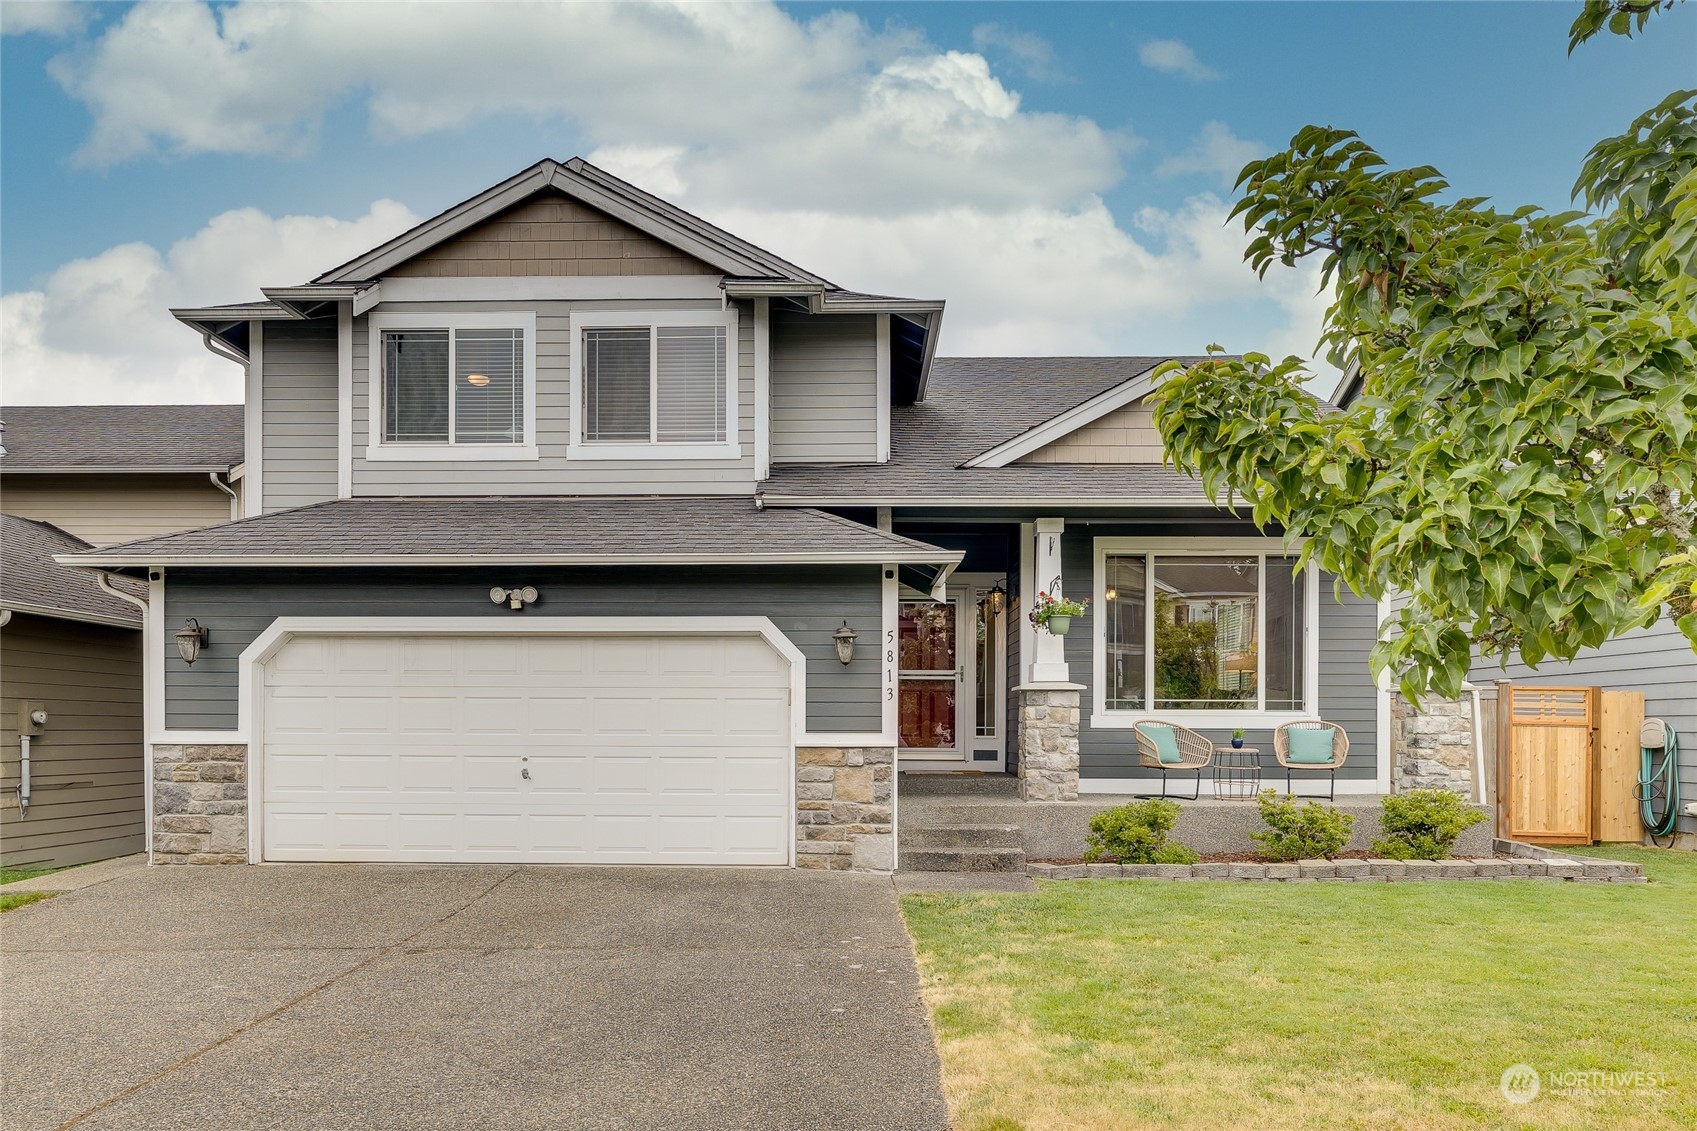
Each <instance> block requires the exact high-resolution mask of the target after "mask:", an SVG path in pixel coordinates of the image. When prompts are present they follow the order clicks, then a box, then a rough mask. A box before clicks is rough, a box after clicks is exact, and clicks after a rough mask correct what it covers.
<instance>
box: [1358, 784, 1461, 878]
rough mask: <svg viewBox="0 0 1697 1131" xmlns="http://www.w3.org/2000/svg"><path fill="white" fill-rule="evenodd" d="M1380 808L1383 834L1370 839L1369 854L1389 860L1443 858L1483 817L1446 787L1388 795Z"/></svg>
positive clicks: (1446, 857)
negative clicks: (1371, 847)
mask: <svg viewBox="0 0 1697 1131" xmlns="http://www.w3.org/2000/svg"><path fill="white" fill-rule="evenodd" d="M1383 808H1384V814H1383V816H1382V817H1381V818H1380V820H1381V823H1382V824H1383V825H1384V830H1385V835H1384V836H1382V837H1379V838H1378V839H1376V840H1374V841H1373V854H1374V855H1375V856H1383V857H1385V858H1387V859H1390V860H1447V859H1449V856H1450V853H1451V852H1452V851H1454V849H1455V842H1456V838H1457V837H1459V836H1460V835H1461V834H1462V833H1463V832H1465V831H1466V830H1467V829H1470V828H1472V827H1473V826H1474V825H1477V824H1478V823H1479V822H1480V821H1483V820H1484V819H1485V814H1483V813H1481V812H1480V811H1479V810H1477V809H1475V808H1474V807H1473V806H1472V805H1470V804H1468V802H1467V799H1466V798H1465V797H1463V796H1462V795H1461V794H1459V793H1456V792H1455V791H1453V790H1448V789H1411V790H1409V791H1408V792H1407V793H1397V794H1392V795H1391V796H1389V797H1387V798H1385V800H1384V803H1383Z"/></svg>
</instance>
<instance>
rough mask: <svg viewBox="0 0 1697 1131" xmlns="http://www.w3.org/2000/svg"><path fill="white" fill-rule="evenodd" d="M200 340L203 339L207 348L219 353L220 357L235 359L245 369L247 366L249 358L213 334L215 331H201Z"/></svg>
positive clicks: (203, 343) (202, 342)
mask: <svg viewBox="0 0 1697 1131" xmlns="http://www.w3.org/2000/svg"><path fill="white" fill-rule="evenodd" d="M196 329H200V328H199V327H198V326H197V327H196ZM200 341H201V344H202V345H204V346H205V347H206V348H207V349H209V350H211V351H212V352H213V353H215V354H217V355H218V356H219V357H222V358H225V359H227V360H229V361H233V362H235V363H236V364H237V365H239V366H241V367H242V368H243V369H246V368H247V360H248V359H247V358H245V357H243V356H242V355H241V354H239V353H237V352H236V351H235V350H233V349H230V348H229V347H228V346H227V345H225V344H224V342H223V341H221V340H220V339H219V338H217V337H215V336H213V333H212V331H211V330H201V331H200Z"/></svg>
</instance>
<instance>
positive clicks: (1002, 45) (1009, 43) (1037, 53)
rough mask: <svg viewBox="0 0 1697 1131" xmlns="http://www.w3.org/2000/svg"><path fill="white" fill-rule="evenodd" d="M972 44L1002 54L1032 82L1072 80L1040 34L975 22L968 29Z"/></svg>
mask: <svg viewBox="0 0 1697 1131" xmlns="http://www.w3.org/2000/svg"><path fill="white" fill-rule="evenodd" d="M972 46H973V47H975V48H977V49H978V50H979V51H984V50H991V51H995V52H998V53H1000V54H1002V55H1004V56H1006V57H1007V58H1009V59H1011V60H1012V61H1013V63H1014V65H1016V66H1017V67H1019V69H1020V71H1021V73H1023V74H1024V75H1025V77H1026V78H1028V79H1032V80H1034V81H1036V82H1071V81H1072V76H1071V75H1069V74H1067V72H1066V70H1065V68H1063V67H1061V66H1059V65H1058V64H1057V63H1056V61H1055V48H1054V45H1053V44H1051V43H1050V42H1049V41H1048V40H1046V39H1044V38H1043V37H1042V36H1040V35H1033V34H1032V33H1031V32H1028V31H1020V30H1019V29H1018V28H1012V27H1007V26H1006V25H1003V24H997V23H988V24H979V25H978V26H977V27H975V28H973V29H972Z"/></svg>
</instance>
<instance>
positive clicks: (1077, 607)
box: [1030, 593, 1090, 636]
mask: <svg viewBox="0 0 1697 1131" xmlns="http://www.w3.org/2000/svg"><path fill="white" fill-rule="evenodd" d="M1089 604H1090V599H1089V598H1088V597H1087V598H1085V599H1084V600H1082V601H1069V600H1067V599H1066V598H1065V597H1051V596H1050V595H1049V594H1047V593H1039V594H1037V605H1036V607H1035V608H1033V609H1032V610H1031V614H1030V615H1031V623H1032V624H1034V625H1036V626H1037V627H1038V628H1041V629H1043V630H1045V631H1046V632H1048V633H1049V635H1051V636H1065V635H1066V634H1067V630H1068V629H1070V628H1071V627H1072V622H1073V618H1074V617H1081V616H1083V615H1084V610H1085V608H1086V607H1087V606H1088V605H1089Z"/></svg>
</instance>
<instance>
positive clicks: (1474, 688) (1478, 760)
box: [1461, 683, 1502, 805]
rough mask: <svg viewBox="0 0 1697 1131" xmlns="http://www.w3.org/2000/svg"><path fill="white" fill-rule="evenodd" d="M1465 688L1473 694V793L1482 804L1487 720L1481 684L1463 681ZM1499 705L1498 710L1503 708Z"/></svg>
mask: <svg viewBox="0 0 1697 1131" xmlns="http://www.w3.org/2000/svg"><path fill="white" fill-rule="evenodd" d="M1461 686H1462V688H1463V690H1465V691H1467V692H1468V693H1469V694H1470V695H1472V696H1473V794H1474V800H1475V801H1477V802H1478V803H1479V804H1480V805H1483V804H1485V731H1484V726H1485V720H1484V713H1483V709H1482V708H1481V707H1480V705H1479V686H1478V685H1477V684H1473V683H1463V684H1462V685H1461ZM1501 709H1502V708H1501V706H1500V705H1499V706H1498V710H1501Z"/></svg>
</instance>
